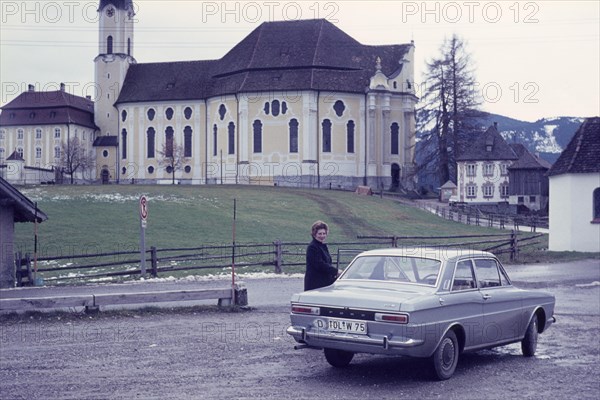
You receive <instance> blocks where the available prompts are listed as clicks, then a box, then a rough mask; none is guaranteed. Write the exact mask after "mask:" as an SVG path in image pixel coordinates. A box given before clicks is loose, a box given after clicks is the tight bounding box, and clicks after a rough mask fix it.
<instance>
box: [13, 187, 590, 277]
mask: <svg viewBox="0 0 600 400" xmlns="http://www.w3.org/2000/svg"><path fill="white" fill-rule="evenodd" d="M21 191H22V192H23V194H25V195H26V196H28V197H29V198H30V199H31V200H32V201H37V203H38V207H39V208H40V209H41V210H42V211H43V212H45V213H46V214H47V215H48V220H47V221H45V222H43V223H42V224H40V225H39V226H38V232H39V233H38V250H39V252H38V254H39V255H40V257H49V256H64V255H72V254H90V253H108V252H116V251H135V250H138V249H139V238H140V228H139V205H138V201H139V197H140V196H141V195H146V196H147V198H148V212H149V216H148V226H147V229H146V247H147V248H149V247H150V246H156V247H157V248H159V249H160V248H173V247H198V246H206V245H211V244H213V245H222V244H230V243H231V242H232V222H233V204H234V199H236V202H237V219H236V243H271V242H273V241H274V240H277V239H279V240H281V241H283V242H299V243H308V242H309V241H310V226H311V224H312V223H313V222H314V221H315V220H317V219H322V220H324V221H325V222H327V223H328V224H329V226H330V235H329V238H328V241H329V242H332V243H335V242H356V241H357V236H358V235H365V236H367V235H369V236H373V235H375V236H394V235H395V236H439V235H461V234H486V233H499V232H500V231H499V230H497V229H490V228H485V227H476V226H469V225H463V224H460V223H456V222H450V221H446V220H443V219H441V218H439V217H436V216H434V215H432V214H430V213H428V212H425V211H422V210H419V209H417V208H413V207H409V206H406V205H403V204H401V203H399V202H397V201H394V200H391V199H385V198H384V199H381V198H379V197H378V196H359V195H356V194H354V193H351V192H342V191H331V190H309V189H292V188H281V187H265V186H262V187H258V186H227V185H225V186H219V185H211V186H205V185H202V186H171V185H165V186H140V185H105V186H39V187H29V188H21ZM33 232H34V229H33V224H17V225H16V232H15V235H16V237H15V244H16V246H15V247H16V250H19V251H22V252H24V253H25V252H29V253H33V247H34V245H33V243H34V239H33V236H34V235H33ZM540 239H541V243H540V244H538V245H534V246H529V247H525V248H523V251H522V253H521V255H520V259H519V262H520V263H523V262H538V261H564V260H569V259H574V258H589V257H590V255H589V254H587V255H586V254H578V253H568V252H567V253H551V252H547V251H545V250H544V249H545V248H546V246H547V236H544V237H542V238H540ZM417 244H432V245H434V244H436V242H431V241H430V242H428V243H417ZM503 261H505V262H506V258H505V257H503ZM270 270H272V269H270Z"/></svg>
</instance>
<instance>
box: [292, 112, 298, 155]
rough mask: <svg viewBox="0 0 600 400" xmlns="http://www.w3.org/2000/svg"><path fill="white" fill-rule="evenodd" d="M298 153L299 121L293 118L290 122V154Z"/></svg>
mask: <svg viewBox="0 0 600 400" xmlns="http://www.w3.org/2000/svg"><path fill="white" fill-rule="evenodd" d="M297 152H298V120H297V119H296V118H293V119H292V120H291V121H290V153H297Z"/></svg>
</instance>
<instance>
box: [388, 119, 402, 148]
mask: <svg viewBox="0 0 600 400" xmlns="http://www.w3.org/2000/svg"><path fill="white" fill-rule="evenodd" d="M399 132H400V127H399V126H398V123H397V122H394V123H393V124H392V126H391V127H390V133H391V135H392V137H391V141H392V142H391V146H392V149H391V150H392V154H398V153H399V151H400V133H399Z"/></svg>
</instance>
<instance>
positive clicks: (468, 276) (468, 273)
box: [452, 260, 476, 292]
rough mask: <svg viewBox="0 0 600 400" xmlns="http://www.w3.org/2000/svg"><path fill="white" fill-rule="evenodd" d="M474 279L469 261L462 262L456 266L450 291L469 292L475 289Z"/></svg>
mask: <svg viewBox="0 0 600 400" xmlns="http://www.w3.org/2000/svg"><path fill="white" fill-rule="evenodd" d="M475 286H476V285H475V277H474V275H473V265H472V264H471V261H470V260H463V261H460V262H458V263H457V264H456V270H455V271H454V280H453V281H452V291H453V292H456V291H459V290H469V289H473V288H475Z"/></svg>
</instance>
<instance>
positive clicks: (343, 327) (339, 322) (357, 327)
mask: <svg viewBox="0 0 600 400" xmlns="http://www.w3.org/2000/svg"><path fill="white" fill-rule="evenodd" d="M327 330H329V331H332V332H344V333H358V334H361V335H366V334H367V322H366V321H357V320H352V319H337V318H329V319H328V320H327Z"/></svg>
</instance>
